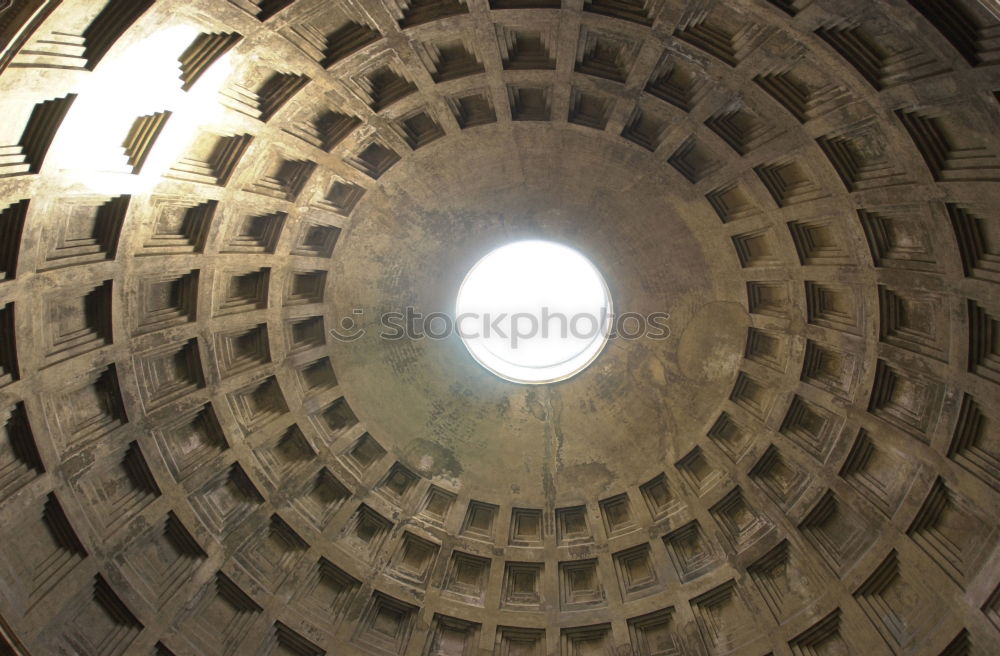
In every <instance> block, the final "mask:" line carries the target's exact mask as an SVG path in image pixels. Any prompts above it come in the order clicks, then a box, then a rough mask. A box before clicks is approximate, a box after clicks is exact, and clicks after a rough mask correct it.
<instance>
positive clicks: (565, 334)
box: [455, 241, 611, 384]
mask: <svg viewBox="0 0 1000 656" xmlns="http://www.w3.org/2000/svg"><path fill="white" fill-rule="evenodd" d="M455 316H456V321H457V328H458V331H459V334H460V335H461V337H462V341H463V342H464V343H465V346H466V348H468V349H469V352H470V353H471V354H472V356H473V357H474V358H475V359H476V360H478V361H479V363H480V364H482V365H483V366H484V367H486V368H487V369H489V370H490V371H492V372H493V373H495V374H496V375H498V376H500V377H501V378H504V379H507V380H510V381H513V382H517V383H533V384H539V383H549V382H554V381H558V380H563V379H566V378H569V377H571V376H573V375H575V374H577V373H579V372H580V371H582V370H583V369H585V368H586V367H587V365H589V364H590V363H591V362H592V361H593V360H594V358H596V357H597V355H598V354H599V353H600V352H601V350H602V349H603V348H604V345H605V344H606V343H607V340H608V335H609V333H610V329H611V295H610V293H609V292H608V287H607V285H606V284H605V283H604V279H603V278H602V277H601V274H600V273H599V272H598V271H597V269H596V268H595V267H594V265H593V264H591V263H590V261H589V260H588V259H587V258H585V257H584V256H583V255H581V254H580V253H579V252H577V251H575V250H573V249H572V248H569V247H567V246H563V245H561V244H556V243H553V242H549V241H520V242H515V243H512V244H508V245H506V246H503V247H501V248H498V249H496V250H494V251H493V252H491V253H489V254H488V255H487V256H486V257H484V258H483V259H481V260H480V261H479V262H478V263H477V264H476V265H475V266H474V267H473V268H472V270H471V271H470V272H469V274H468V275H467V276H466V278H465V281H464V282H463V283H462V286H461V288H460V289H459V292H458V301H457V303H456V314H455Z"/></svg>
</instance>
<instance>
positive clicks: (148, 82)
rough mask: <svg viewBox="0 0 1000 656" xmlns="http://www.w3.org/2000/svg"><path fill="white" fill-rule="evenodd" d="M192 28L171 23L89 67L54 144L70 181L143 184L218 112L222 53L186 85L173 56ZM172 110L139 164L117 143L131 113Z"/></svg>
mask: <svg viewBox="0 0 1000 656" xmlns="http://www.w3.org/2000/svg"><path fill="white" fill-rule="evenodd" d="M198 33H199V30H198V29H196V28H194V27H191V26H181V25H179V26H174V27H170V28H166V29H164V30H161V31H159V32H157V33H155V34H153V35H152V36H150V37H148V38H146V39H145V40H143V41H142V42H140V43H137V44H135V45H134V46H132V47H131V48H129V49H128V50H127V51H125V52H124V53H123V54H122V55H121V56H119V57H116V58H115V60H114V61H109V62H107V64H106V65H104V66H101V67H99V68H98V69H97V71H95V72H94V73H93V75H92V76H91V78H90V79H89V80H88V82H87V84H86V86H85V87H84V88H83V89H82V90H81V92H80V95H79V98H77V100H76V102H75V103H74V105H73V108H72V109H71V110H70V113H69V115H68V116H67V117H66V121H65V122H64V123H63V126H62V128H61V129H60V131H59V136H58V138H57V140H56V143H55V144H53V154H52V157H53V159H54V161H55V166H56V167H57V168H60V169H63V175H64V176H65V177H66V179H68V180H69V181H71V183H74V184H79V185H82V186H84V187H86V188H87V189H88V190H89V191H93V192H96V193H102V194H112V193H113V194H123V193H128V194H136V193H142V192H144V191H148V190H150V189H151V188H153V187H154V186H156V184H157V183H158V182H159V181H160V179H161V176H162V175H163V173H164V172H165V171H166V170H167V168H169V167H170V165H171V164H173V163H174V162H176V161H177V160H178V159H179V157H180V156H181V155H182V154H183V153H184V152H185V150H186V149H187V148H188V147H189V146H190V144H191V141H192V140H193V139H194V137H195V134H196V132H197V130H198V128H199V127H200V126H202V125H206V124H210V123H212V122H213V121H216V120H218V119H219V118H220V117H221V116H222V113H223V111H224V107H223V106H222V105H221V104H220V103H219V102H218V92H219V90H220V89H221V88H222V85H223V84H224V83H225V80H226V79H227V78H228V77H229V74H230V73H231V72H232V63H231V60H230V58H229V54H228V53H227V54H226V55H225V56H223V57H221V58H220V59H219V60H218V61H216V62H215V63H214V64H213V65H212V67H211V68H210V69H209V70H208V71H207V72H206V73H205V74H204V75H203V76H202V77H201V78H200V79H199V80H198V83H197V84H196V85H195V86H194V87H193V88H192V89H191V90H190V91H187V92H185V91H184V90H183V89H182V88H181V84H182V83H181V79H180V75H181V70H180V62H179V61H178V58H179V57H180V55H181V54H182V53H183V52H184V51H185V49H187V47H188V46H189V45H190V44H191V43H192V41H194V39H195V37H196V36H197V35H198ZM166 111H169V112H171V116H170V117H169V119H167V121H166V125H165V127H164V129H163V132H162V133H161V134H160V136H159V138H158V139H157V140H156V143H155V145H154V146H153V148H152V151H151V152H150V154H149V156H148V157H147V159H146V161H145V164H144V166H143V167H142V169H141V172H140V173H138V174H133V173H132V171H131V168H130V167H129V165H128V158H127V156H126V154H125V149H124V148H123V145H122V144H123V143H124V142H125V139H126V137H127V136H128V134H129V131H130V130H131V128H132V126H133V124H134V123H135V121H136V119H138V118H139V117H142V116H147V115H151V114H157V113H161V112H166Z"/></svg>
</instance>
